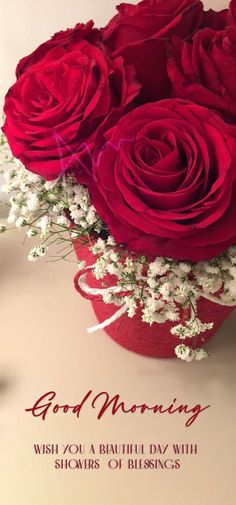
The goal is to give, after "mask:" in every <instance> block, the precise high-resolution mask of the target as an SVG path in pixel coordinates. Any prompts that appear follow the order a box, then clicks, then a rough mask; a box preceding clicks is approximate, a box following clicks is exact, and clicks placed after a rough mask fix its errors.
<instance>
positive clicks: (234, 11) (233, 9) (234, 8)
mask: <svg viewBox="0 0 236 505" xmlns="http://www.w3.org/2000/svg"><path fill="white" fill-rule="evenodd" d="M227 24H228V25H236V0H231V2H230V4H229V14H228V23H227Z"/></svg>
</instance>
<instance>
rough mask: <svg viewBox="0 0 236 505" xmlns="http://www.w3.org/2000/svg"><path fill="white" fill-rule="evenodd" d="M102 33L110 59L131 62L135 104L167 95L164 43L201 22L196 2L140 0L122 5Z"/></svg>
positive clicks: (189, 30) (186, 35) (200, 12)
mask: <svg viewBox="0 0 236 505" xmlns="http://www.w3.org/2000/svg"><path fill="white" fill-rule="evenodd" d="M117 10H118V14H117V15H116V16H114V17H113V18H112V19H111V21H110V22H109V23H108V24H107V26H106V27H105V28H104V29H103V30H102V38H103V41H104V44H105V45H106V47H107V48H108V50H109V51H110V53H111V54H112V55H113V57H114V56H117V55H122V56H123V57H124V59H125V61H126V62H127V63H132V64H133V65H134V66H135V69H136V71H137V75H138V79H139V81H140V82H141V84H142V93H141V95H139V97H138V101H137V103H139V104H140V103H144V102H146V101H149V102H150V101H156V100H159V99H161V98H166V97H168V96H169V92H170V83H169V79H168V75H167V71H166V44H165V40H166V39H168V38H169V37H170V36H171V35H172V34H176V35H179V36H180V37H181V38H185V37H188V36H189V35H190V34H192V33H194V32H195V31H196V30H197V29H198V28H199V26H200V25H201V23H202V22H203V5H202V2H200V0H168V1H166V0H144V1H142V2H140V3H138V4H137V5H132V4H126V3H122V4H121V5H119V6H118V7H117Z"/></svg>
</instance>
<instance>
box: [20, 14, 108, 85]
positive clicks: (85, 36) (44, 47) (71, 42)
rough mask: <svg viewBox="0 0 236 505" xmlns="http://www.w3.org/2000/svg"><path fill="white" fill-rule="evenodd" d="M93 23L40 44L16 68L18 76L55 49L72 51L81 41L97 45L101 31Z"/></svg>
mask: <svg viewBox="0 0 236 505" xmlns="http://www.w3.org/2000/svg"><path fill="white" fill-rule="evenodd" d="M93 25H94V23H93V21H89V22H88V23H86V25H84V24H81V23H78V24H77V25H76V26H75V27H74V28H68V29H67V30H64V31H61V32H58V33H55V35H53V37H52V38H51V39H50V40H47V41H46V42H44V43H43V44H40V46H39V47H37V49H35V51H33V52H32V53H31V54H29V56H25V57H24V58H22V59H21V60H20V61H19V63H18V65H17V67H16V76H17V77H20V75H21V74H22V73H23V72H25V71H26V70H27V69H28V68H29V67H31V66H32V65H35V63H38V62H39V61H40V60H42V58H44V56H46V54H47V53H48V52H49V51H50V50H51V49H53V48H54V47H63V48H64V49H65V50H66V51H72V50H73V48H75V47H76V45H77V43H78V42H79V41H80V40H87V42H90V44H96V43H97V42H98V41H99V39H100V31H99V30H98V29H97V28H93Z"/></svg>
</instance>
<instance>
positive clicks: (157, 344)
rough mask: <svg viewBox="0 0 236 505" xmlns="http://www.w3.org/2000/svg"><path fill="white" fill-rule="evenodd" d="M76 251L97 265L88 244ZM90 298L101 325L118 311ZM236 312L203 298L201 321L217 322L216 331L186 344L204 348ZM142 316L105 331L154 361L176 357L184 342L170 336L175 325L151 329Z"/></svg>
mask: <svg viewBox="0 0 236 505" xmlns="http://www.w3.org/2000/svg"><path fill="white" fill-rule="evenodd" d="M74 248H75V252H76V254H77V256H78V259H79V260H85V261H86V263H87V265H93V263H94V256H93V255H92V253H91V252H90V251H89V246H88V245H81V242H80V241H78V242H75V243H74ZM87 275H88V284H89V286H90V287H94V288H101V282H100V281H97V280H96V279H95V278H94V276H92V275H91V274H90V273H88V274H87ZM106 281H107V282H109V281H110V284H111V285H112V276H107V278H106ZM88 298H90V299H91V301H92V305H93V309H94V312H95V314H96V316H97V319H98V322H99V323H101V322H103V321H105V320H106V319H108V318H110V317H111V316H112V315H113V314H115V312H116V311H117V310H118V307H117V306H116V305H114V304H105V303H104V302H103V301H102V299H101V297H99V298H97V297H96V298H94V297H88ZM232 310H233V308H232V307H224V306H220V305H217V304H215V303H212V302H210V301H208V300H205V299H204V298H200V299H199V301H198V314H199V319H200V320H201V321H202V322H206V323H207V322H214V327H213V328H212V330H208V331H206V332H204V333H202V334H201V335H198V336H197V337H195V338H194V339H185V341H184V343H185V344H186V345H189V346H190V347H191V348H193V349H197V348H199V347H202V346H203V345H204V344H205V343H206V342H207V341H208V340H209V339H210V338H212V337H213V335H214V334H215V333H216V332H217V330H218V329H219V327H220V326H221V325H222V324H223V322H224V321H225V319H226V318H227V317H228V316H229V315H230V313H231V312H232ZM140 313H141V309H140V310H139V311H138V312H137V314H136V315H135V317H133V318H129V317H128V316H127V314H124V315H122V316H121V317H120V318H119V319H118V320H117V321H115V322H114V323H112V324H110V326H108V327H107V328H106V329H105V331H106V333H107V334H108V335H109V336H110V337H111V338H112V339H113V340H115V342H117V343H118V344H120V345H121V346H122V347H125V348H126V349H128V350H130V351H133V352H135V353H138V354H142V355H143V356H149V357H153V358H174V357H176V355H175V347H176V346H177V345H178V344H179V343H180V340H179V339H178V337H176V336H174V335H172V334H171V333H170V330H171V328H172V326H173V323H170V322H166V323H162V324H156V323H154V324H153V325H152V326H150V325H149V324H147V323H144V322H142V320H141V316H140ZM177 324H178V323H177Z"/></svg>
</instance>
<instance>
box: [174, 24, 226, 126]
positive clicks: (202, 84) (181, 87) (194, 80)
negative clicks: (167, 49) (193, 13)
mask: <svg viewBox="0 0 236 505" xmlns="http://www.w3.org/2000/svg"><path fill="white" fill-rule="evenodd" d="M171 53H172V55H171V57H170V59H169V61H168V73H169V77H170V80H171V82H172V88H173V96H176V97H181V98H186V99H188V100H193V101H194V102H197V103H199V104H201V105H204V106H206V107H209V108H213V109H216V110H217V111H218V112H219V113H221V114H222V116H223V117H224V119H225V120H226V121H229V122H236V27H233V26H231V27H228V28H226V29H225V30H223V31H220V32H215V31H214V30H210V29H207V28H206V29H205V30H202V31H200V32H199V33H197V34H196V35H195V36H194V38H193V40H192V42H191V43H190V42H187V41H185V42H183V41H182V40H180V39H173V50H171Z"/></svg>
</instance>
